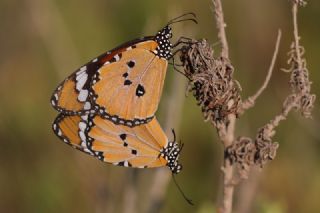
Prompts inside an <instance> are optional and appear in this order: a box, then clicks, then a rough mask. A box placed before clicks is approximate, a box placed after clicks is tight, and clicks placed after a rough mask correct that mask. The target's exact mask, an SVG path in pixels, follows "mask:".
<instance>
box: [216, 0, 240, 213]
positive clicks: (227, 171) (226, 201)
mask: <svg viewBox="0 0 320 213" xmlns="http://www.w3.org/2000/svg"><path fill="white" fill-rule="evenodd" d="M212 3H213V5H214V14H215V19H216V25H217V29H218V38H219V40H220V42H221V45H222V47H221V57H223V58H225V59H227V60H229V47H228V42H227V36H226V32H225V28H226V26H227V25H226V23H225V22H224V16H223V10H222V4H221V1H220V0H212ZM228 121H229V122H228V124H227V125H224V126H220V127H218V128H217V129H218V134H219V137H220V140H221V141H222V143H223V146H224V149H225V148H226V147H228V146H230V145H231V144H232V143H233V141H234V128H235V123H236V116H235V115H234V114H230V115H229V116H228ZM222 171H223V202H222V208H221V209H220V210H221V211H222V212H224V213H230V212H231V211H232V200H233V191H234V185H233V184H232V180H233V166H232V165H231V162H230V161H229V160H228V159H227V158H226V157H225V158H224V162H223V168H222Z"/></svg>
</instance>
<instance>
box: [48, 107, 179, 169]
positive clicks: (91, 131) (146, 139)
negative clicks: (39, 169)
mask: <svg viewBox="0 0 320 213" xmlns="http://www.w3.org/2000/svg"><path fill="white" fill-rule="evenodd" d="M53 130H54V132H55V134H56V135H57V136H58V137H59V138H60V139H62V140H63V141H64V142H65V143H67V144H69V145H71V146H72V147H74V148H76V149H78V150H81V151H83V152H85V153H87V154H90V155H92V156H94V157H96V158H98V159H99V160H101V161H104V162H108V163H112V164H114V165H118V166H126V167H134V168H152V167H162V166H168V167H169V169H170V170H171V171H172V173H174V174H177V173H179V172H180V171H181V169H182V166H181V165H180V164H179V163H178V159H179V153H180V150H181V148H182V147H181V146H179V145H178V144H177V142H176V141H175V134H174V140H173V141H171V142H169V140H168V138H167V136H166V135H165V133H164V132H163V130H162V129H161V127H160V125H159V123H158V121H157V120H156V118H154V119H152V121H150V122H149V123H147V124H145V125H140V126H135V127H127V126H123V125H116V124H114V123H113V122H111V121H109V120H107V119H105V118H103V117H101V116H99V115H65V114H62V113H61V114H59V115H58V117H57V118H56V120H55V121H54V123H53ZM173 133H174V132H173Z"/></svg>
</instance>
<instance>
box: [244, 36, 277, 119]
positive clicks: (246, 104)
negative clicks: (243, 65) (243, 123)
mask: <svg viewBox="0 0 320 213" xmlns="http://www.w3.org/2000/svg"><path fill="white" fill-rule="evenodd" d="M281 34H282V33H281V30H279V31H278V36H277V40H276V45H275V49H274V52H273V56H272V60H271V63H270V66H269V70H268V74H267V76H266V78H265V80H264V82H263V84H262V86H261V87H260V89H259V90H258V91H257V92H256V93H255V94H254V95H253V96H250V97H249V98H248V99H247V100H245V101H243V103H242V105H241V108H240V109H239V113H241V114H242V113H244V111H245V110H247V109H250V108H252V107H253V106H254V105H255V102H256V100H257V98H258V97H259V96H260V95H261V94H262V92H263V91H264V90H265V89H266V88H267V86H268V84H269V82H270V79H271V76H272V72H273V69H274V65H275V62H276V59H277V56H278V52H279V46H280V40H281Z"/></svg>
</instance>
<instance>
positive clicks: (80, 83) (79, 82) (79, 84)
mask: <svg viewBox="0 0 320 213" xmlns="http://www.w3.org/2000/svg"><path fill="white" fill-rule="evenodd" d="M87 80H88V74H86V73H84V74H83V75H82V77H81V78H80V79H78V80H77V85H76V88H77V90H78V91H80V90H81V89H82V88H83V86H84V85H85V83H86V82H87Z"/></svg>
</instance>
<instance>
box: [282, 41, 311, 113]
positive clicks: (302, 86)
mask: <svg viewBox="0 0 320 213" xmlns="http://www.w3.org/2000/svg"><path fill="white" fill-rule="evenodd" d="M297 50H298V53H297ZM304 52H305V51H304V48H303V47H301V46H299V47H298V48H296V46H295V43H292V45H291V50H290V51H289V53H288V54H289V60H288V64H289V65H290V67H289V69H286V70H285V71H287V72H291V76H290V81H289V84H290V87H291V91H292V95H290V96H289V97H288V99H287V100H286V101H285V104H284V108H286V107H287V106H288V105H289V104H295V106H294V107H295V108H296V109H299V110H300V111H301V114H302V115H303V116H304V117H306V118H310V117H311V111H312V109H313V107H314V101H315V99H316V96H315V95H314V94H310V93H311V84H312V82H311V81H310V80H309V71H308V69H307V64H306V60H305V59H304V58H302V56H303V54H304ZM297 54H299V55H300V57H301V59H299V58H298V56H297Z"/></svg>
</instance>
